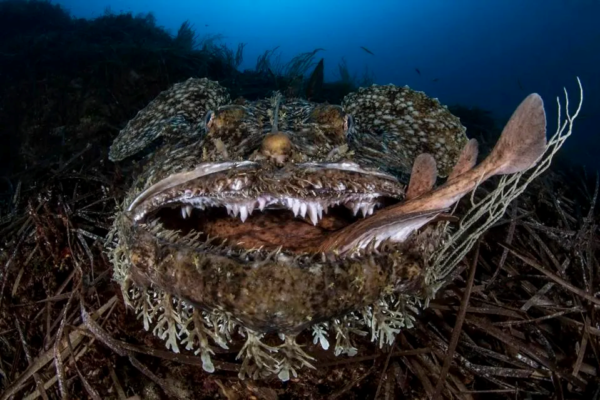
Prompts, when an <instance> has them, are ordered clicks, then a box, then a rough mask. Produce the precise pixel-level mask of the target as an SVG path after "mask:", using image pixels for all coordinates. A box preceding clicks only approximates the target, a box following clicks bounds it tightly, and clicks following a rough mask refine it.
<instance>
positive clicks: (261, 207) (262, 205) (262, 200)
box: [258, 197, 267, 211]
mask: <svg viewBox="0 0 600 400" xmlns="http://www.w3.org/2000/svg"><path fill="white" fill-rule="evenodd" d="M266 204H267V200H265V198H264V197H259V198H258V209H259V210H260V211H262V210H264V209H265V205H266Z"/></svg>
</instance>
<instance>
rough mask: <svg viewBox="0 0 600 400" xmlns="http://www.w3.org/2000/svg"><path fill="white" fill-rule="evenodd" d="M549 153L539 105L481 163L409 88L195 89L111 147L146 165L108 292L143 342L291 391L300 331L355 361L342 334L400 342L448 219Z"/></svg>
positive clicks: (526, 110)
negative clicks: (462, 203)
mask: <svg viewBox="0 0 600 400" xmlns="http://www.w3.org/2000/svg"><path fill="white" fill-rule="evenodd" d="M545 149H546V117H545V112H544V106H543V102H542V99H541V98H540V96H538V95H537V94H532V95H530V96H528V97H527V98H526V99H525V100H523V102H522V103H521V104H520V105H519V106H518V108H517V109H516V111H515V112H514V114H513V116H512V118H511V119H510V121H509V122H508V123H507V125H506V127H505V128H504V131H503V133H502V135H501V137H500V139H499V140H498V142H497V144H496V145H495V147H494V148H493V150H492V152H491V153H490V154H489V155H488V156H487V157H486V158H485V159H484V160H483V161H482V162H480V163H479V164H478V165H476V161H477V158H478V146H477V142H476V141H475V140H474V139H471V140H469V139H468V138H467V136H466V131H465V128H464V127H463V126H462V124H461V123H460V120H459V119H458V118H457V117H455V116H454V115H452V114H451V113H450V112H449V111H448V109H447V108H446V107H445V106H443V105H441V104H440V102H439V101H438V100H436V99H432V98H430V97H428V96H426V95H425V94H424V93H422V92H418V91H414V90H412V89H410V88H408V87H397V86H394V85H373V86H371V87H366V88H361V89H359V90H358V91H356V92H354V93H351V94H349V95H348V96H346V97H345V99H344V101H343V103H342V104H341V105H331V104H319V103H313V102H309V101H306V100H303V99H298V98H285V97H284V96H282V95H281V94H280V93H277V92H276V93H274V94H273V95H272V96H271V97H270V98H266V99H263V100H258V101H252V102H249V101H244V100H236V101H235V102H233V101H232V100H231V99H230V97H229V95H228V93H227V90H226V89H224V88H223V87H222V86H220V85H219V84H218V83H217V82H214V81H210V80H208V79H189V80H187V81H185V82H182V83H178V84H175V85H174V86H173V87H171V88H170V89H168V90H166V91H164V92H162V93H161V94H160V95H159V96H158V97H157V98H156V99H155V100H153V101H152V102H151V103H150V104H149V105H148V106H147V107H146V108H145V109H143V110H141V111H140V112H139V113H138V114H137V115H136V116H135V118H133V119H132V120H131V121H130V122H129V123H128V124H127V126H126V127H125V128H124V129H123V130H122V131H121V132H120V134H119V135H118V137H117V138H116V139H115V141H114V143H113V145H112V147H111V149H110V158H111V159H112V160H113V161H120V160H123V159H125V158H127V157H129V156H132V155H134V154H137V153H140V152H145V153H146V155H145V156H144V157H143V158H142V167H141V170H140V173H139V174H138V176H136V177H135V183H134V184H133V186H132V187H131V188H130V190H129V191H128V193H127V195H126V198H125V199H124V201H123V204H122V207H121V209H120V210H119V212H118V213H117V215H116V217H115V223H114V229H113V231H112V243H113V247H112V250H111V255H112V261H113V263H114V267H115V268H114V269H115V272H114V277H115V279H116V281H117V282H119V284H120V285H121V288H122V291H123V296H124V298H125V300H126V302H127V303H128V304H129V305H130V306H131V307H132V308H133V309H134V310H135V312H136V314H137V315H138V316H139V317H140V318H142V319H143V322H144V327H145V329H147V330H152V332H153V333H154V334H155V335H157V336H159V337H161V338H163V339H164V340H165V342H166V346H167V347H168V348H170V349H172V350H173V351H180V346H185V348H186V349H189V350H193V351H195V353H196V354H200V356H201V357H202V361H203V366H204V369H205V370H206V371H209V372H212V371H213V370H214V366H213V363H212V361H211V355H213V354H214V348H215V346H221V347H224V348H227V347H228V345H229V344H230V343H231V342H232V341H239V342H240V343H243V346H242V347H241V350H240V352H239V354H238V357H239V358H240V359H242V360H243V361H242V366H241V372H240V376H242V377H244V376H250V377H253V378H257V377H263V376H268V375H272V374H275V375H277V376H279V378H280V379H282V380H287V379H289V378H290V376H291V375H296V374H297V370H298V369H299V368H301V367H308V368H310V367H313V364H314V359H313V358H312V357H311V356H310V355H309V354H307V353H305V352H304V351H303V350H302V343H300V342H298V338H299V335H300V333H302V332H303V331H305V330H312V335H313V339H314V343H315V344H319V345H321V346H322V347H323V348H324V349H326V350H327V349H328V348H329V347H330V341H331V342H335V344H334V346H333V351H334V352H335V354H336V355H340V354H347V355H354V354H356V347H355V346H354V342H353V340H354V339H353V335H354V334H370V337H371V339H372V340H373V341H375V342H377V343H378V344H379V345H383V344H385V343H390V344H391V343H392V342H393V341H394V337H395V335H396V334H397V333H398V332H399V330H400V329H402V328H407V327H410V326H411V325H412V322H413V321H414V315H413V314H414V311H415V310H416V309H418V305H419V304H418V303H419V301H418V299H419V298H422V294H423V293H424V292H426V291H427V290H428V289H430V288H428V287H427V286H428V283H427V281H426V279H424V277H425V276H426V272H427V270H428V268H431V266H430V265H429V264H428V260H429V259H430V256H431V254H432V253H433V252H434V251H435V250H436V249H438V248H439V247H440V246H441V245H442V244H443V243H445V241H447V240H448V232H447V228H446V227H447V225H448V224H447V223H446V222H444V220H445V219H447V218H446V216H447V215H448V213H449V212H450V210H451V207H452V206H453V205H454V204H456V203H457V202H458V201H459V200H460V199H461V198H462V197H463V196H464V195H465V194H467V193H469V192H471V191H472V190H474V188H475V187H476V186H477V185H479V184H481V183H482V182H483V181H485V180H486V179H488V178H489V177H491V176H494V175H503V174H514V173H518V172H521V171H524V170H527V169H529V168H531V167H532V166H533V165H535V163H536V162H537V161H538V160H539V159H540V157H541V156H542V154H543V152H544V151H545ZM440 178H446V180H445V182H444V183H442V184H440V185H437V186H436V184H437V183H438V182H439V181H440ZM415 299H416V300H415ZM277 336H279V338H277ZM306 336H307V335H305V337H306ZM267 339H268V340H267ZM277 341H279V342H277Z"/></svg>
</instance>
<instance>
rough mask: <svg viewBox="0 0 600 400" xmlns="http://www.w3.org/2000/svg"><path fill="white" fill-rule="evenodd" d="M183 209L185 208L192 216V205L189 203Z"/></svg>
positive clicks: (188, 214)
mask: <svg viewBox="0 0 600 400" xmlns="http://www.w3.org/2000/svg"><path fill="white" fill-rule="evenodd" d="M183 209H185V213H186V214H187V216H188V217H191V216H192V210H193V208H192V206H190V205H189V204H188V205H187V206H185V207H183Z"/></svg>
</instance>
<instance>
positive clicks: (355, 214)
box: [144, 197, 398, 254]
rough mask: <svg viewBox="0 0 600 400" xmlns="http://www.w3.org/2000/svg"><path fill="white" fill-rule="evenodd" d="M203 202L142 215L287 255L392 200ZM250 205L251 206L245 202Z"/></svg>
mask: <svg viewBox="0 0 600 400" xmlns="http://www.w3.org/2000/svg"><path fill="white" fill-rule="evenodd" d="M260 200H261V201H258V200H257V201H255V202H228V203H225V204H214V202H213V204H210V205H209V204H207V203H210V201H202V200H198V199H197V200H196V201H189V202H188V203H183V204H179V203H177V204H170V205H168V206H165V207H162V208H159V209H158V210H156V211H154V212H152V213H150V214H148V215H147V216H146V218H144V219H145V220H146V221H151V220H158V221H159V222H160V223H161V224H162V225H163V226H164V227H165V228H166V229H169V230H174V231H179V232H180V234H181V235H186V234H189V233H192V232H194V231H195V232H202V234H201V237H200V240H208V239H209V238H213V240H214V241H215V242H214V243H215V244H217V243H223V242H225V241H226V243H227V244H228V245H229V246H234V247H238V248H239V247H242V248H244V249H249V250H250V249H259V248H263V249H264V250H272V249H277V248H279V247H282V248H283V249H284V250H286V251H288V252H291V253H297V254H301V253H313V252H316V250H317V249H318V247H319V246H320V244H321V243H323V241H324V240H326V239H327V238H328V237H329V236H330V235H332V234H333V233H335V232H338V231H340V230H342V229H344V228H346V227H348V226H350V225H352V224H353V223H356V222H357V221H360V220H363V219H364V218H365V217H368V216H370V215H372V214H373V213H375V212H377V210H378V209H379V208H385V207H387V206H390V205H392V204H395V203H397V202H398V200H395V199H392V198H384V197H379V198H376V199H365V200H364V201H359V200H356V201H348V202H340V203H337V204H336V203H331V202H326V201H302V200H299V199H285V200H283V201H282V200H278V201H276V200H274V199H271V200H267V201H264V198H260ZM250 203H251V204H250Z"/></svg>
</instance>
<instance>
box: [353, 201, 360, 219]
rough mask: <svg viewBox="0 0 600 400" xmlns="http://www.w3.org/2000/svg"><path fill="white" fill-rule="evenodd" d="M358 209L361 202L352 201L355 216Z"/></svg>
mask: <svg viewBox="0 0 600 400" xmlns="http://www.w3.org/2000/svg"><path fill="white" fill-rule="evenodd" d="M358 210H360V203H359V202H356V203H352V212H353V213H354V216H355V217H356V215H357V214H358Z"/></svg>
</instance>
